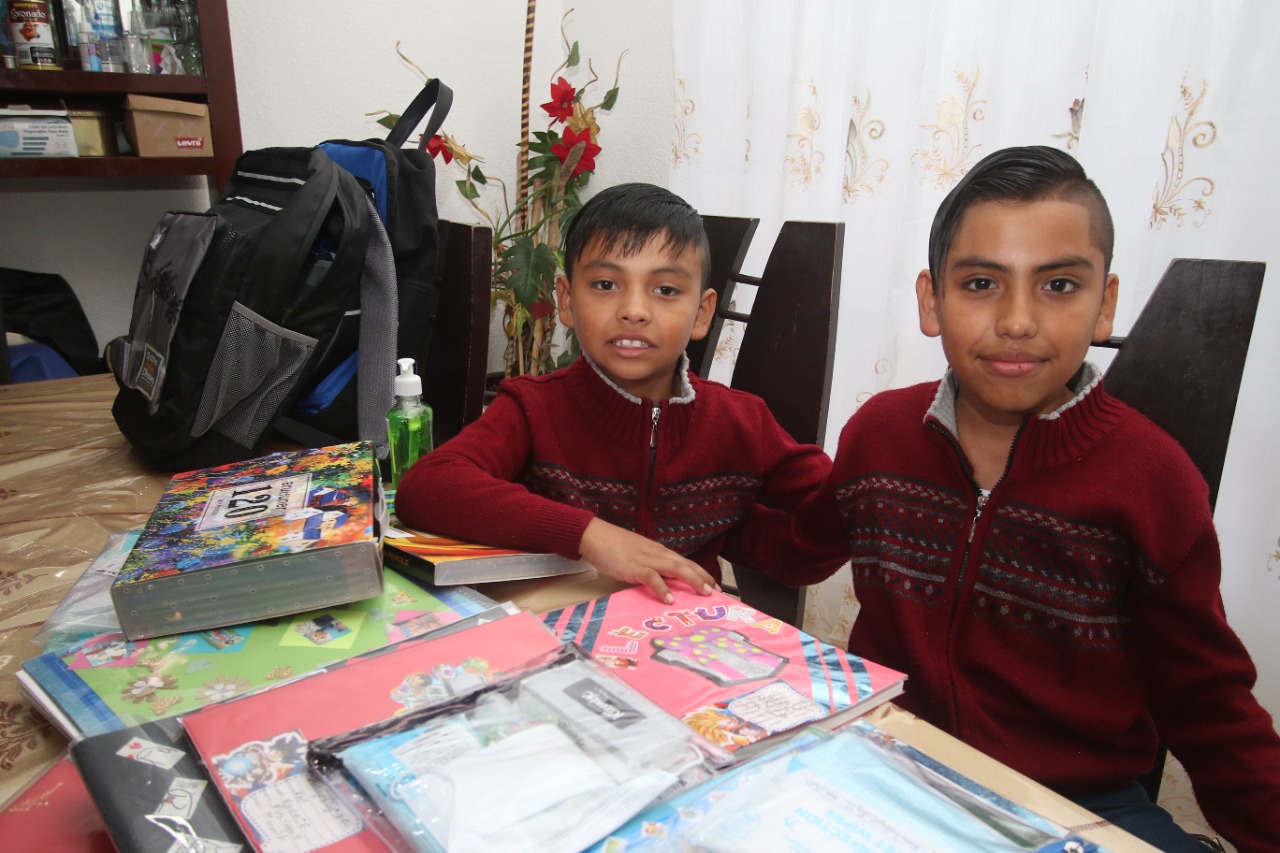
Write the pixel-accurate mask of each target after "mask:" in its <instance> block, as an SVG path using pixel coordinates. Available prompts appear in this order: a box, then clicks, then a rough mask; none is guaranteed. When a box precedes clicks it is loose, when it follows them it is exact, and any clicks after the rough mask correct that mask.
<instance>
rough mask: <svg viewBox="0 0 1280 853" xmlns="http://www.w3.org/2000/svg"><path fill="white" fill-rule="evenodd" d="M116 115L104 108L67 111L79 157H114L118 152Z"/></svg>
mask: <svg viewBox="0 0 1280 853" xmlns="http://www.w3.org/2000/svg"><path fill="white" fill-rule="evenodd" d="M116 115H117V114H116V113H111V112H108V111H106V110H70V111H68V117H69V118H70V119H71V129H72V130H73V131H74V132H75V136H76V148H77V149H79V151H80V156H81V157H115V156H116V155H117V154H119V153H120V146H119V145H117V144H116Z"/></svg>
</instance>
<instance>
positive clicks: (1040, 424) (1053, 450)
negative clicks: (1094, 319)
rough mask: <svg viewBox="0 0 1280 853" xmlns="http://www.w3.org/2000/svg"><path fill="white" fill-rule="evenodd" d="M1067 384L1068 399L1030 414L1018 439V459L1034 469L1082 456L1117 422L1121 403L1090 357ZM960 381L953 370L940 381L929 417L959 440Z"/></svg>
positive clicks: (926, 414)
mask: <svg viewBox="0 0 1280 853" xmlns="http://www.w3.org/2000/svg"><path fill="white" fill-rule="evenodd" d="M1068 387H1069V388H1070V389H1071V390H1072V391H1073V392H1074V394H1073V396H1072V397H1071V399H1070V400H1068V401H1067V402H1065V403H1063V404H1062V405H1061V406H1059V407H1058V408H1056V409H1054V410H1053V411H1052V412H1046V413H1044V414H1042V415H1036V416H1034V417H1031V418H1027V419H1026V420H1025V421H1024V422H1023V425H1022V429H1021V431H1020V432H1019V433H1018V438H1017V439H1016V441H1015V452H1016V453H1017V456H1018V458H1019V459H1023V460H1026V462H1027V464H1029V465H1031V466H1032V467H1034V468H1045V467H1050V466H1052V465H1057V464H1060V463H1063V462H1068V461H1071V460H1075V459H1079V458H1080V457H1081V456H1083V455H1084V454H1085V453H1087V452H1088V451H1089V450H1090V449H1091V448H1093V447H1094V446H1095V445H1097V444H1098V443H1099V442H1101V441H1102V440H1103V439H1104V438H1105V437H1106V435H1107V433H1109V432H1110V431H1111V429H1112V428H1113V427H1114V426H1115V424H1116V422H1117V421H1119V419H1120V415H1121V413H1122V411H1123V404H1122V403H1121V402H1120V401H1119V400H1117V399H1116V398H1114V397H1112V396H1111V395H1109V394H1108V393H1107V392H1106V390H1105V389H1104V388H1103V386H1102V371H1100V370H1099V369H1098V367H1097V366H1096V365H1094V364H1093V363H1092V362H1088V361H1086V362H1085V363H1084V364H1083V365H1082V366H1081V368H1080V371H1079V372H1078V373H1077V374H1076V375H1075V376H1074V377H1073V378H1072V380H1071V382H1070V383H1069V384H1068ZM959 391H960V382H959V380H958V379H957V377H956V375H955V374H954V373H953V372H951V371H950V370H948V371H947V374H946V376H944V377H943V378H942V381H941V382H939V383H938V390H937V392H936V393H935V394H934V398H933V403H932V404H931V405H930V406H929V410H928V411H927V412H926V413H925V418H924V419H925V421H926V422H929V421H933V422H934V423H936V424H937V425H938V426H939V427H941V428H942V429H944V430H945V431H946V432H948V433H949V434H950V435H951V436H952V437H953V438H955V439H956V440H957V443H958V441H959V431H958V430H957V429H956V396H957V394H958V393H959Z"/></svg>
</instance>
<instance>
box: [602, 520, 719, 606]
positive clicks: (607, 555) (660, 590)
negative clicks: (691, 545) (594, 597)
mask: <svg viewBox="0 0 1280 853" xmlns="http://www.w3.org/2000/svg"><path fill="white" fill-rule="evenodd" d="M579 550H580V551H581V552H582V556H583V557H585V558H586V559H587V562H589V563H591V565H593V566H595V568H596V571H598V572H599V573H600V574H602V575H607V576H608V577H611V578H613V579H614V580H617V581H622V582H623V583H629V584H644V585H645V586H647V587H649V589H651V590H653V592H654V595H656V596H658V598H659V599H661V600H662V601H665V602H667V603H668V604H670V603H671V602H672V601H674V600H675V599H674V598H673V597H672V595H671V590H669V589H668V588H667V584H666V581H664V580H663V578H675V579H676V580H680V581H684V582H685V583H686V584H688V585H689V586H690V587H692V588H693V590H694V592H697V593H699V594H700V595H710V594H711V591H712V590H713V589H718V588H719V587H718V586H717V585H716V582H715V579H714V578H713V577H711V575H710V574H708V573H707V571H706V569H704V568H702V566H699V565H698V564H697V563H695V562H693V561H692V560H688V559H685V558H684V557H681V556H680V555H679V554H677V553H676V552H675V551H672V550H671V549H670V548H668V547H666V546H665V545H659V544H658V543H657V542H654V541H653V540H652V539H646V538H645V537H643V536H641V535H640V534H638V533H632V532H631V531H630V530H624V529H623V528H621V527H618V526H617V525H616V524H610V523H609V522H607V521H604V520H602V519H599V518H593V519H591V523H590V524H588V525H587V529H586V531H585V532H584V533H583V534H582V544H581V545H580V546H579Z"/></svg>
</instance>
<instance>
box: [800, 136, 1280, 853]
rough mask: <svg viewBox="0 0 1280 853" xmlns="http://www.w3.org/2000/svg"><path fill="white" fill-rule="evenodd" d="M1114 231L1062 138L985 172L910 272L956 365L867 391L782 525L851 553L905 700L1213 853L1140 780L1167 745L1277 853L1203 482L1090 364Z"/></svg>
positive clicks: (1160, 838)
mask: <svg viewBox="0 0 1280 853" xmlns="http://www.w3.org/2000/svg"><path fill="white" fill-rule="evenodd" d="M1112 243H1113V229H1112V224H1111V216H1110V213H1109V212H1108V210H1107V206H1106V203H1105V201H1104V200H1103V198H1102V195H1101V193H1099V191H1098V189H1097V187H1096V186H1095V185H1094V184H1093V182H1092V181H1090V180H1089V179H1088V178H1087V177H1086V176H1085V173H1084V171H1083V170H1082V169H1081V168H1080V166H1079V164H1078V163H1077V162H1076V161H1075V160H1074V159H1073V158H1072V157H1070V156H1069V155H1067V154H1065V153H1063V152H1061V151H1057V150H1055V149H1052V148H1043V147H1030V148H1014V149H1006V150H1003V151H999V152H996V153H994V154H992V155H990V156H988V157H986V158H984V159H983V160H982V161H980V162H979V163H978V164H977V165H975V166H974V168H973V169H972V170H971V171H970V172H969V173H968V175H966V176H965V177H964V178H963V179H962V180H961V181H960V182H959V183H958V184H957V185H956V187H955V188H954V189H953V190H952V191H951V193H950V194H949V195H948V196H947V198H946V199H945V200H944V201H943V203H942V205H941V207H940V208H939V210H938V213H937V215H936V217H935V219H934V222H933V228H932V231H931V233H930V238H929V269H927V270H924V271H923V272H921V273H920V274H919V276H918V278H917V280H916V296H917V300H918V303H919V317H920V328H921V330H922V331H923V332H924V333H925V334H926V335H930V336H934V337H940V338H941V341H942V349H943V352H944V353H945V354H946V357H947V364H948V367H949V370H948V371H947V374H946V376H945V377H944V378H943V379H942V380H941V382H929V383H925V384H921V385H916V386H914V387H910V388H903V389H900V390H895V391H885V392H883V393H880V394H877V395H876V396H875V397H873V398H871V399H870V400H869V401H867V402H866V403H865V404H864V405H863V406H862V408H861V409H859V410H858V412H857V413H856V414H854V416H853V417H852V418H851V419H850V421H849V423H848V424H847V425H846V426H845V428H844V431H843V433H842V435H841V438H840V442H839V445H838V449H837V452H836V458H835V464H834V468H833V470H832V474H831V476H830V477H829V478H828V480H827V482H826V483H825V484H824V485H823V487H822V489H821V490H820V491H819V492H818V493H817V494H816V495H815V496H814V497H813V498H811V499H810V500H809V501H806V502H805V504H804V506H802V507H801V509H800V510H799V511H798V512H797V513H796V514H795V516H794V519H793V527H794V528H795V529H797V530H803V531H804V532H805V536H802V537H798V538H797V541H799V542H801V543H804V544H805V546H806V547H808V548H810V549H820V548H823V547H827V548H837V547H839V548H843V549H844V551H845V553H846V554H849V555H851V556H852V569H853V580H854V588H855V592H856V594H857V598H858V601H859V602H860V604H861V609H860V611H859V615H858V618H857V620H856V622H855V624H854V627H853V631H852V633H851V635H850V638H849V649H850V651H853V652H856V653H858V654H862V655H865V656H867V657H869V658H871V659H873V660H877V661H880V662H882V663H884V664H886V665H888V666H892V667H895V668H897V669H901V670H903V671H905V672H907V673H908V674H909V677H910V681H909V683H908V687H907V691H906V693H905V695H904V696H903V698H902V699H901V700H899V701H900V703H901V704H902V705H903V706H905V707H906V708H907V709H908V710H910V711H913V712H914V713H916V714H918V715H919V716H921V717H923V718H924V719H926V720H928V721H929V722H931V723H933V724H934V725H936V726H939V727H940V728H942V729H944V730H946V731H948V732H949V733H951V734H953V735H955V736H956V737H958V738H960V739H961V740H963V741H965V742H966V743H969V744H970V745H972V746H975V747H977V748H978V749H980V750H982V751H983V752H985V753H987V754H989V755H992V756H994V757H995V758H997V759H999V760H1000V761H1002V762H1004V763H1005V764H1007V765H1009V766H1011V767H1013V768H1014V769H1016V770H1019V771H1021V772H1022V773H1024V774H1026V775H1028V776H1030V777H1031V778H1033V779H1035V780H1037V781H1038V782H1041V783H1042V784H1045V785H1047V786H1049V787H1050V788H1053V789H1054V790H1056V791H1058V792H1059V793H1062V794H1063V795H1065V796H1067V797H1069V798H1071V799H1073V800H1075V801H1076V802H1078V803H1080V804H1081V805H1083V806H1084V807H1086V808H1088V809H1090V810H1092V811H1094V812H1095V813H1097V814H1099V815H1100V816H1102V817H1104V818H1106V819H1108V820H1110V821H1111V822H1113V823H1115V824H1117V825H1119V826H1121V827H1122V828H1124V829H1126V830H1128V831H1129V832H1131V833H1133V834H1134V835H1137V836H1138V837H1140V838H1143V839H1144V840H1146V841H1148V842H1150V843H1152V844H1154V845H1156V846H1157V847H1159V848H1160V849H1162V850H1174V851H1179V850H1181V851H1196V850H1199V851H1201V853H1203V851H1204V848H1203V847H1202V846H1201V845H1200V843H1199V842H1198V841H1196V840H1195V839H1194V838H1193V837H1191V836H1190V835H1188V834H1187V833H1185V832H1183V831H1182V830H1181V829H1180V828H1178V827H1177V826H1176V825H1174V824H1173V822H1172V820H1171V819H1170V817H1169V815H1168V813H1167V812H1165V811H1163V810H1162V809H1160V808H1159V807H1158V806H1156V805H1155V804H1153V803H1151V801H1150V800H1149V799H1148V798H1147V796H1146V794H1145V793H1144V791H1143V789H1142V788H1141V786H1139V785H1138V784H1137V783H1136V782H1135V780H1136V779H1137V778H1138V777H1139V776H1141V775H1142V774H1143V773H1145V772H1146V771H1147V770H1148V769H1149V768H1151V766H1152V764H1153V762H1154V759H1155V755H1156V751H1157V748H1158V746H1159V745H1160V744H1161V743H1163V744H1165V745H1167V746H1168V748H1169V749H1170V751H1171V752H1172V753H1173V754H1174V755H1175V756H1177V758H1179V759H1180V760H1181V761H1182V763H1183V765H1184V766H1185V767H1186V769H1187V772H1188V774H1189V776H1190V778H1191V781H1192V784H1193V785H1194V786H1195V793H1196V797H1197V800H1198V802H1199V804H1200V805H1201V807H1202V809H1203V811H1204V813H1205V815H1206V817H1207V818H1208V820H1209V821H1210V823H1211V824H1212V825H1213V827H1214V828H1215V830H1216V831H1217V832H1219V833H1221V834H1222V835H1223V836H1225V837H1226V838H1227V839H1229V840H1231V841H1232V842H1233V843H1234V844H1236V845H1237V846H1238V847H1239V848H1240V849H1241V850H1249V851H1275V850H1278V849H1280V840H1278V839H1280V738H1278V737H1277V735H1276V731H1275V728H1274V726H1273V723H1272V720H1271V718H1270V716H1269V715H1268V714H1267V713H1266V711H1264V710H1263V709H1262V708H1261V707H1260V706H1259V705H1258V703H1257V701H1256V699H1255V698H1254V696H1253V693H1252V688H1253V684H1254V681H1255V679H1256V670H1255V668H1254V666H1253V663H1252V661H1251V660H1250V659H1249V655H1248V653H1247V652H1246V651H1245V649H1244V647H1243V645H1242V644H1241V643H1240V641H1239V639H1238V638H1237V637H1236V635H1235V634H1234V632H1232V630H1231V628H1230V627H1229V626H1228V625H1227V622H1226V617H1225V615H1224V613H1223V605H1222V598H1221V595H1220V594H1219V590H1218V585H1219V580H1220V575H1221V564H1220V557H1219V553H1218V542H1217V537H1216V534H1215V532H1214V526H1213V517H1212V515H1211V512H1210V509H1209V503H1208V489H1207V486H1206V485H1205V482H1204V479H1203V478H1202V477H1201V476H1200V474H1199V472H1198V471H1197V470H1196V468H1195V466H1194V465H1193V463H1192V462H1191V460H1190V459H1189V458H1188V457H1187V454H1186V453H1185V452H1184V451H1183V449H1182V448H1181V447H1180V446H1179V445H1178V444H1177V443H1176V442H1175V441H1174V440H1173V439H1172V438H1171V437H1170V436H1169V435H1168V434H1167V433H1165V432H1163V431H1162V430H1160V429H1159V428H1158V427H1156V426H1155V425H1154V424H1152V423H1151V422H1150V421H1149V420H1147V419H1146V418H1144V417H1143V416H1142V415H1140V414H1138V413H1137V412H1136V411H1134V410H1133V409H1131V408H1129V407H1128V406H1126V405H1125V404H1123V403H1121V402H1120V401H1119V400H1117V399H1115V398H1113V397H1111V396H1110V395H1108V394H1107V392H1106V390H1105V389H1104V387H1103V384H1102V379H1101V374H1100V373H1099V371H1098V370H1097V368H1095V367H1094V366H1093V365H1092V364H1089V363H1088V362H1086V361H1085V356H1086V353H1087V351H1088V349H1089V345H1090V344H1091V343H1093V342H1096V341H1101V340H1103V339H1105V338H1106V337H1107V336H1109V335H1110V334H1111V328H1112V320H1113V318H1114V314H1115V307H1116V293H1117V288H1118V281H1117V278H1116V276H1115V275H1114V274H1112V273H1111V272H1110V264H1111V251H1112ZM1193 416H1194V413H1188V417H1193ZM823 576H824V575H823V573H812V574H804V573H793V574H792V576H791V577H790V578H788V580H789V581H790V582H796V583H800V582H805V583H811V582H813V581H816V580H819V579H821V577H823Z"/></svg>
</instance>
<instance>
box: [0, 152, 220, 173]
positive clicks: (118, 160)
mask: <svg viewBox="0 0 1280 853" xmlns="http://www.w3.org/2000/svg"><path fill="white" fill-rule="evenodd" d="M217 165H218V164H217V161H216V160H215V159H214V158H212V157H128V156H122V157H6V158H3V159H0V178H85V177H89V178H121V177H123V178H143V177H167V176H172V175H213V174H215V173H216V171H217Z"/></svg>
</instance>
